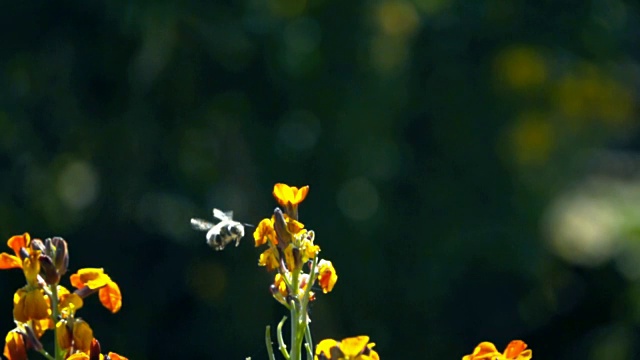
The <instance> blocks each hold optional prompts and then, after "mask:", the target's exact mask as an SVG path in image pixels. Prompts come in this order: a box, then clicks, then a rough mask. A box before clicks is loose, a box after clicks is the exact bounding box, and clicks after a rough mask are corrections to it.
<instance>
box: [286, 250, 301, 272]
mask: <svg viewBox="0 0 640 360" xmlns="http://www.w3.org/2000/svg"><path fill="white" fill-rule="evenodd" d="M294 249H295V247H294V246H293V244H289V246H287V247H286V248H285V249H284V263H285V264H287V269H289V271H293V270H294V269H295V268H296V265H297V262H296V251H294ZM299 254H300V253H299V252H298V255H299Z"/></svg>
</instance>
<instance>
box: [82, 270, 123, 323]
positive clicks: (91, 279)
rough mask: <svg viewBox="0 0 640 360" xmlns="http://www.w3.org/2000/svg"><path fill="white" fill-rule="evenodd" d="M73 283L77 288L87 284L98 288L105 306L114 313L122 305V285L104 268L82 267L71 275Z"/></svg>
mask: <svg viewBox="0 0 640 360" xmlns="http://www.w3.org/2000/svg"><path fill="white" fill-rule="evenodd" d="M71 285H73V287H75V288H77V289H82V288H84V287H85V286H86V287H87V288H89V289H91V290H98V297H99V298H100V302H101V303H102V305H103V306H104V307H106V308H107V309H109V310H110V311H111V312H112V313H116V312H118V311H119V310H120V308H121V307H122V294H121V293H120V287H119V286H118V284H116V283H115V282H114V281H112V280H111V278H110V277H109V275H107V274H105V273H104V270H103V269H96V268H86V269H80V270H78V272H77V273H75V274H73V275H71Z"/></svg>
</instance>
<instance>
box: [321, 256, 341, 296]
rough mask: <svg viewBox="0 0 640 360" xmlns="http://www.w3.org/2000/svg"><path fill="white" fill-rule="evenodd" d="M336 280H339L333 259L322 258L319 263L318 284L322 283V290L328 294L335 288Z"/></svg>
mask: <svg viewBox="0 0 640 360" xmlns="http://www.w3.org/2000/svg"><path fill="white" fill-rule="evenodd" d="M336 281H338V274H336V269H334V268H333V264H331V261H327V260H320V262H319V263H318V284H320V287H321V288H322V292H323V293H325V294H326V293H328V292H330V291H331V290H333V286H334V285H335V284H336Z"/></svg>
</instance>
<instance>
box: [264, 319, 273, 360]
mask: <svg viewBox="0 0 640 360" xmlns="http://www.w3.org/2000/svg"><path fill="white" fill-rule="evenodd" d="M264 341H265V343H266V344H267V353H268V354H269V360H276V357H275V355H274V354H273V343H272V342H271V326H269V325H267V330H266V331H265V334H264Z"/></svg>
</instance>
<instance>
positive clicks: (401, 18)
mask: <svg viewBox="0 0 640 360" xmlns="http://www.w3.org/2000/svg"><path fill="white" fill-rule="evenodd" d="M377 18H378V24H379V26H380V29H381V30H382V31H383V32H384V33H386V34H388V35H392V36H400V37H407V36H410V35H413V34H414V33H415V32H416V30H417V28H418V25H419V24H420V17H419V16H418V13H417V12H416V8H415V7H414V6H413V4H412V3H410V2H408V1H386V2H383V3H382V4H380V5H378V9H377Z"/></svg>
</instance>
